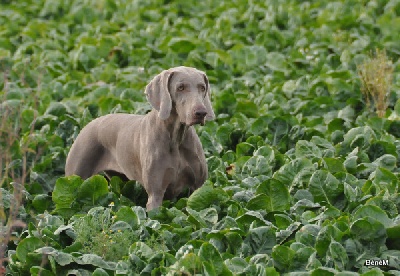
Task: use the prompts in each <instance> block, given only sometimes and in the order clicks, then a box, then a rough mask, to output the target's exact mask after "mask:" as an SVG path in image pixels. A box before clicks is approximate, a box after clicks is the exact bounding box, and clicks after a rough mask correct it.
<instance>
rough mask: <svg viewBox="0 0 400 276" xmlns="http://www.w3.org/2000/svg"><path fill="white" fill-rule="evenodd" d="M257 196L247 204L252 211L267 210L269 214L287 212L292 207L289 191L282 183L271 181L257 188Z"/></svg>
mask: <svg viewBox="0 0 400 276" xmlns="http://www.w3.org/2000/svg"><path fill="white" fill-rule="evenodd" d="M256 194H257V196H256V197H254V198H252V199H251V200H250V201H249V203H248V204H247V206H246V207H247V208H248V209H250V210H260V209H262V210H266V211H267V212H275V211H285V210H288V209H289V206H290V204H289V203H290V195H289V191H288V189H287V188H286V187H285V185H283V184H282V183H281V182H279V181H277V180H275V179H269V180H266V181H264V182H263V183H261V184H260V185H259V186H258V187H257V192H256Z"/></svg>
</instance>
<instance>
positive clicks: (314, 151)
mask: <svg viewBox="0 0 400 276" xmlns="http://www.w3.org/2000/svg"><path fill="white" fill-rule="evenodd" d="M295 153H296V157H297V158H301V157H305V158H308V159H312V160H313V158H316V159H320V158H321V157H322V152H321V150H320V149H319V148H318V147H317V146H316V145H315V144H314V143H312V142H308V141H305V140H300V141H298V142H297V143H296V151H295Z"/></svg>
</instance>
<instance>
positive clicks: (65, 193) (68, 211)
mask: <svg viewBox="0 0 400 276" xmlns="http://www.w3.org/2000/svg"><path fill="white" fill-rule="evenodd" d="M81 184H82V179H81V178H80V177H79V176H69V177H61V178H59V179H57V181H56V185H55V187H54V191H53V194H52V199H53V202H54V203H55V205H56V209H55V212H57V213H58V214H60V215H61V216H63V217H64V218H69V217H71V216H72V215H73V214H75V212H76V211H78V210H79V209H78V207H77V206H73V205H72V203H73V202H74V201H75V200H76V198H77V196H78V195H77V193H78V189H79V187H80V186H81Z"/></svg>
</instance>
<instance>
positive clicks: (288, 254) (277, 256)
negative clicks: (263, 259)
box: [271, 245, 296, 271]
mask: <svg viewBox="0 0 400 276" xmlns="http://www.w3.org/2000/svg"><path fill="white" fill-rule="evenodd" d="M295 254H296V252H295V251H293V250H292V249H291V248H289V247H287V246H283V245H277V246H275V247H274V248H273V250H272V254H271V255H272V258H274V265H275V266H276V268H278V269H279V270H280V271H289V270H290V267H291V265H292V262H293V258H294V256H295Z"/></svg>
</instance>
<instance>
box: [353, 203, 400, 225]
mask: <svg viewBox="0 0 400 276" xmlns="http://www.w3.org/2000/svg"><path fill="white" fill-rule="evenodd" d="M365 217H368V218H373V219H375V220H377V221H379V222H380V223H382V224H383V225H384V226H385V227H386V228H389V227H391V226H393V221H392V220H391V219H390V218H389V217H388V215H387V214H386V212H385V211H383V210H382V209H381V208H379V207H378V206H375V205H364V206H361V207H360V208H358V209H357V210H356V211H355V212H354V214H353V220H354V221H355V220H357V219H361V218H365Z"/></svg>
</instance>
